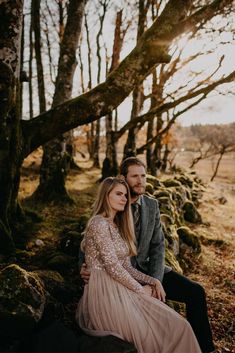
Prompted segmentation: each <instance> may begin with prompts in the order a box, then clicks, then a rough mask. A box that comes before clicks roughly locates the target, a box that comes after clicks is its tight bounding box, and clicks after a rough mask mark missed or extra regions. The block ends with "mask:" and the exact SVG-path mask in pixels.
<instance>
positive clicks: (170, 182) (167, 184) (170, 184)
mask: <svg viewBox="0 0 235 353" xmlns="http://www.w3.org/2000/svg"><path fill="white" fill-rule="evenodd" d="M162 183H163V184H164V185H165V187H167V188H169V187H173V186H181V183H180V181H178V180H176V179H166V180H164V181H163V182H162Z"/></svg>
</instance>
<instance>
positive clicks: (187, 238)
mask: <svg viewBox="0 0 235 353" xmlns="http://www.w3.org/2000/svg"><path fill="white" fill-rule="evenodd" d="M177 233H178V235H179V238H180V241H181V242H183V243H185V244H186V245H188V246H190V247H191V248H192V249H193V250H194V251H195V253H200V252H201V242H200V239H199V237H198V236H197V234H196V233H194V232H193V231H192V230H190V229H189V228H188V227H180V228H178V229H177Z"/></svg>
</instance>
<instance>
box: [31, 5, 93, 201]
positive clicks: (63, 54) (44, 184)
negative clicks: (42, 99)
mask: <svg viewBox="0 0 235 353" xmlns="http://www.w3.org/2000/svg"><path fill="white" fill-rule="evenodd" d="M34 1H35V0H34ZM37 1H38V0H37ZM86 1H87V0H70V2H69V8H68V18H67V24H66V27H65V30H64V34H63V38H62V41H61V46H60V57H59V64H58V73H57V78H56V83H55V93H54V97H53V103H52V107H55V106H57V105H58V104H61V103H63V102H66V101H67V100H68V99H70V98H71V93H72V86H73V76H74V71H75V68H76V66H77V61H76V50H77V46H78V40H79V37H80V33H81V26H82V19H83V14H84V10H85V5H86ZM64 119H66V115H65V117H64ZM68 142H69V143H68ZM71 150H73V146H72V139H71V136H70V133H67V136H62V135H58V137H57V138H55V139H53V140H52V141H50V142H48V143H47V144H45V145H44V146H43V159H42V164H41V169H40V183H39V186H38V188H37V190H36V191H35V193H34V195H33V196H34V197H37V198H38V199H41V200H45V201H53V200H54V201H57V200H67V201H70V197H69V195H68V193H67V190H66V188H65V178H66V175H67V173H68V169H69V165H70V161H71V158H72V156H71V153H70V152H71Z"/></svg>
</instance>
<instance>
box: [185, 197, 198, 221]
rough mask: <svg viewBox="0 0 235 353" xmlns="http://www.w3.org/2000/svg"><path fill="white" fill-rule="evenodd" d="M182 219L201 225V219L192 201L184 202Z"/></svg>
mask: <svg viewBox="0 0 235 353" xmlns="http://www.w3.org/2000/svg"><path fill="white" fill-rule="evenodd" d="M182 209H183V211H184V219H185V220H186V221H187V222H191V223H201V222H202V217H201V215H200V213H199V212H198V210H197V209H196V207H195V205H194V203H193V202H192V201H186V202H185V203H184V205H183V208H182Z"/></svg>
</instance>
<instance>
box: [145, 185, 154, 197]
mask: <svg viewBox="0 0 235 353" xmlns="http://www.w3.org/2000/svg"><path fill="white" fill-rule="evenodd" d="M145 190H146V192H147V193H149V194H150V195H153V193H154V188H153V185H152V184H151V183H146V188H145Z"/></svg>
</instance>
